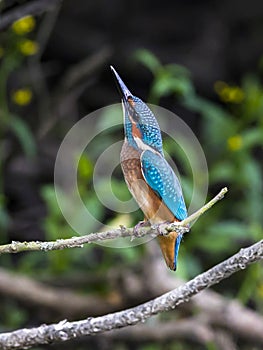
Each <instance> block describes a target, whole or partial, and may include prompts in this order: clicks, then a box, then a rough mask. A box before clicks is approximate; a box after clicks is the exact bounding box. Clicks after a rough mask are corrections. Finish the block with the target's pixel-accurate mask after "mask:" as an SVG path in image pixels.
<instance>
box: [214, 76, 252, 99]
mask: <svg viewBox="0 0 263 350" xmlns="http://www.w3.org/2000/svg"><path fill="white" fill-rule="evenodd" d="M214 88H215V91H216V93H217V94H218V96H219V98H220V99H221V101H223V102H226V103H227V102H230V103H240V102H242V101H243V99H244V97H245V94H244V91H243V90H242V89H241V88H240V87H239V86H230V85H228V84H227V83H225V82H224V81H217V82H216V83H215V85H214Z"/></svg>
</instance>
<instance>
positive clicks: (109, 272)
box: [0, 0, 263, 349]
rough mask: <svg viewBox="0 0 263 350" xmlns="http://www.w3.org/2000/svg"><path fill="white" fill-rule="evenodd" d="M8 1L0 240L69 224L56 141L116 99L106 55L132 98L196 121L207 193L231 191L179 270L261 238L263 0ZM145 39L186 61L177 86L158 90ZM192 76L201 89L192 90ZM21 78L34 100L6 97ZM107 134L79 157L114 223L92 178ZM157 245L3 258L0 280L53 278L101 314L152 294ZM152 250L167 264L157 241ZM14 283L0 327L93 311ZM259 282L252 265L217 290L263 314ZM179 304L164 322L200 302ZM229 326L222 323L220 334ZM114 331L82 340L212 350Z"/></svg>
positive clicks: (44, 234)
mask: <svg viewBox="0 0 263 350" xmlns="http://www.w3.org/2000/svg"><path fill="white" fill-rule="evenodd" d="M1 10H2V14H1V16H2V20H0V30H1V32H0V40H1V48H2V49H3V53H2V57H1V61H0V62H1V67H0V74H1V81H2V82H1V86H0V88H1V105H2V107H1V106H0V110H1V114H0V116H1V121H0V122H1V134H0V138H1V189H0V190H1V216H0V219H1V220H0V224H1V231H2V234H1V236H0V239H1V241H2V244H5V243H8V242H10V241H11V240H19V241H24V240H38V239H41V240H45V239H46V240H51V239H57V238H64V237H70V236H72V235H74V232H73V231H72V230H71V228H70V227H68V225H67V223H66V222H65V220H64V219H63V216H62V215H61V213H60V210H59V208H58V207H57V205H56V199H55V195H54V190H53V168H54V162H55V158H56V153H57V150H58V148H59V145H60V143H61V141H62V140H63V138H64V136H65V135H66V133H67V131H68V130H69V129H70V128H71V127H72V126H73V125H74V123H75V122H76V121H77V120H79V119H81V118H83V117H84V116H85V115H87V114H88V113H90V112H93V111H95V110H96V109H98V108H101V107H104V106H106V105H109V104H113V103H117V102H119V96H118V93H117V91H116V88H115V84H114V81H113V79H112V75H111V72H110V69H109V66H110V65H111V64H112V65H113V66H114V67H115V68H116V69H117V70H118V72H119V73H120V75H121V76H122V77H123V79H124V81H125V82H127V85H128V86H129V88H130V90H131V91H132V92H134V93H135V94H136V95H137V96H140V97H141V98H142V99H143V100H144V101H148V100H150V101H152V102H158V104H160V105H161V106H163V107H165V108H167V109H169V110H171V111H173V112H175V113H177V114H179V116H180V117H181V118H182V119H183V120H184V121H185V122H186V123H187V124H188V125H189V126H190V127H191V128H192V129H193V131H194V132H195V134H196V135H197V137H198V138H199V141H200V143H201V144H202V146H203V148H204V152H205V155H206V157H207V162H208V167H209V172H210V186H209V194H208V199H209V198H211V196H212V195H215V194H216V192H217V191H218V190H219V189H220V188H221V187H223V186H225V185H227V186H229V188H230V193H229V195H228V196H227V199H225V200H224V201H223V202H222V203H220V204H218V208H215V209H213V210H211V214H210V213H207V214H206V215H205V217H204V218H201V219H200V222H198V223H197V224H196V225H195V226H194V228H193V229H192V236H190V235H187V236H186V238H185V242H184V244H183V245H184V247H183V248H182V251H181V253H180V254H181V255H182V257H181V261H180V266H181V271H182V272H181V273H180V269H179V271H178V272H176V274H175V275H173V276H172V278H174V279H176V278H175V277H174V276H179V277H181V278H190V277H193V276H195V275H196V274H198V273H200V272H201V271H203V270H204V269H206V268H208V267H211V266H212V265H213V264H215V263H217V262H219V261H221V260H223V259H224V258H227V257H228V256H230V255H231V254H233V253H235V252H236V251H237V250H238V249H240V248H241V247H242V246H246V245H248V244H252V243H253V242H255V241H256V240H258V239H260V238H262V233H263V229H262V156H263V154H262V144H263V119H262V115H263V102H262V101H263V87H262V71H263V69H262V67H263V63H262V62H263V61H262V48H263V3H262V1H259V0H258V1H257V0H253V1H236V0H232V1H223V0H222V1H193V0H192V1H191V0H186V1H162V2H154V1H133V2H128V1H121V0H112V1H101V0H97V1H85V0H75V1H70V0H68V1H40V0H39V1H4V2H3V3H2V4H1ZM27 14H31V15H32V16H34V18H35V20H36V26H35V28H34V29H33V30H32V31H30V32H29V33H27V34H24V36H23V35H22V36H21V35H16V34H15V33H14V32H13V30H12V23H13V22H14V21H15V20H17V19H19V18H20V17H22V16H23V15H27ZM21 37H24V38H27V39H30V40H33V41H36V42H37V43H38V45H39V48H38V50H37V52H36V53H35V55H27V54H26V55H23V54H21V52H20V53H19V52H18V51H19V50H18V49H17V47H18V46H17V45H18V44H19V42H20V40H21ZM142 49H143V50H147V52H149V53H150V54H151V55H153V57H154V56H155V57H156V58H157V59H158V60H159V61H160V65H161V66H162V67H163V69H164V70H165V69H166V68H165V67H166V65H167V64H176V65H179V66H180V67H181V66H182V67H185V68H187V70H188V73H182V71H180V72H181V73H178V75H176V74H175V76H172V73H169V72H168V71H166V72H168V73H167V74H168V77H170V75H171V77H172V78H173V79H175V81H178V79H179V78H180V79H182V80H181V81H182V83H183V84H184V85H183V88H182V89H181V90H180V88H179V87H178V86H176V87H175V88H172V87H171V88H167V90H166V91H165V93H159V95H158V94H157V93H156V91H155V90H154V88H153V87H154V84H158V82H159V81H160V77H161V73H160V72H161V71H157V70H156V72H155V71H153V70H152V71H151V70H150V69H149V65H147V57H148V56H145V52H146V51H143V52H144V54H143V53H142V54H141V56H140V57H142V56H143V55H144V56H143V57H144V63H142V59H139V58H138V55H137V56H136V52H137V53H138V50H142ZM141 52H142V51H141ZM145 57H146V63H145ZM151 57H152V56H151ZM180 69H181V68H180ZM158 72H159V73H158ZM169 74H170V75H169ZM158 79H159V80H158ZM176 79H177V80H176ZM217 81H224V82H225V83H226V84H227V86H228V87H229V89H231V88H232V89H234V88H237V87H238V88H239V89H241V91H242V93H243V94H244V98H243V99H241V100H240V101H234V100H231V99H230V100H229V99H227V98H224V96H223V95H222V94H220V92H218V91H216V89H215V83H216V82H217ZM189 86H190V87H191V89H193V90H194V93H189V92H188V90H187V88H185V87H189ZM21 88H28V89H30V91H31V92H32V99H31V100H30V102H29V103H27V104H25V105H21V104H19V103H16V102H15V101H14V98H13V97H12V96H13V94H14V91H16V90H18V89H21ZM154 91H155V92H154ZM193 97H194V98H193ZM4 106H5V107H4ZM14 116H15V118H13V117H14ZM120 133H122V130H119V131H118V132H113V133H112V134H111V135H110V136H109V135H107V141H109V142H111V141H112V142H113V141H114V140H115V139H119V135H120ZM233 137H234V139H233ZM235 137H236V138H235ZM105 140H106V136H105ZM96 142H97V143H96ZM105 142H106V141H105ZM100 143H101V139H99V140H97V141H95V146H94V147H95V148H94V150H93V151H92V150H91V153H90V154H88V155H87V156H86V158H85V159H84V160H83V168H82V171H81V170H80V174H79V176H80V186H82V191H83V193H82V194H83V197H84V198H86V200H87V206H89V205H90V206H94V207H95V209H94V210H95V211H96V215H97V216H98V218H99V219H100V220H102V222H109V221H110V220H112V219H114V218H118V219H120V217H119V216H118V213H112V212H110V211H108V210H107V209H106V208H104V207H103V206H101V205H100V204H98V202H96V200H97V199H96V196H95V195H94V193H93V192H94V191H93V188H92V183H91V181H92V180H91V174H92V171H93V166H94V164H95V159H96V156H97V155H96V152H98V150H99V149H100V146H99V145H100ZM233 143H234V146H233ZM167 147H168V149H167V151H168V153H170V154H171V156H172V157H173V159H174V160H175V161H176V162H177V161H178V159H177V156H178V154H177V153H176V152H177V151H176V150H173V149H172V148H171V147H172V146H171V145H170V146H169V142H168V141H167ZM169 147H170V148H169ZM96 149H97V151H96ZM178 162H179V169H181V171H182V174H183V175H182V184H183V188H185V191H186V198H187V199H188V196H187V193H188V190H187V188H188V187H187V186H190V185H189V183H191V178H190V176H189V173H188V172H187V169H185V168H184V165H183V164H181V162H180V157H179V161H178ZM187 184H188V185H187ZM116 187H119V188H120V192H122V190H123V192H125V191H127V190H126V187H125V183H124V181H123V179H122V175H121V173H120V172H117V173H116ZM189 188H190V187H189ZM125 193H126V192H125ZM119 195H120V196H122V195H124V196H125V195H127V194H122V193H120V194H119ZM140 219H142V218H141V215H140V213H139V212H138V213H137V214H136V215H135V216H134V217H130V218H129V220H128V222H129V224H130V225H132V224H135V223H136V222H137V221H138V220H140ZM118 224H119V221H118ZM125 224H126V223H125ZM94 229H95V228H91V230H94ZM96 229H99V227H97V228H96ZM62 232H63V233H62ZM90 232H91V231H90ZM87 233H89V232H87ZM200 237H201V239H200ZM205 238H206V239H205ZM84 249H86V248H84ZM149 251H150V252H149ZM149 251H148V248H146V247H141V246H140V247H137V248H133V250H132V249H130V250H129V249H127V250H125V249H124V250H122V252H121V253H120V252H119V250H114V249H112V250H111V249H109V248H108V249H107V248H104V247H99V246H94V247H87V249H86V251H85V252H83V251H82V252H81V253H79V251H75V250H69V251H66V252H51V253H24V254H19V255H16V256H2V257H1V260H2V262H1V264H2V266H3V267H2V270H3V271H1V273H2V275H1V276H0V284H1V285H2V286H3V285H4V284H5V283H6V280H5V279H4V278H5V277H4V276H5V275H4V274H3V273H4V272H7V273H9V272H10V271H12V272H15V273H17V274H18V276H19V277H17V278H18V280H19V278H20V277H23V276H27V277H28V278H30V279H32V280H39V281H40V282H41V283H43V284H44V286H45V287H47V286H52V287H54V293H55V294H56V293H58V294H59V293H63V291H64V289H65V288H66V289H67V290H70V292H72V293H76V294H77V295H79V294H80V295H81V296H82V297H84V296H86V297H87V298H91V299H92V297H94V298H95V299H94V300H97V299H96V298H99V299H98V300H97V302H95V303H93V304H96V305H100V303H102V305H104V304H103V302H104V301H105V300H106V301H107V303H108V304H109V305H108V306H107V307H108V309H107V307H106V306H105V308H103V307H102V309H100V307H99V306H98V309H97V310H96V307H95V309H92V308H91V311H90V312H91V314H92V315H93V314H100V313H102V314H103V313H106V312H107V311H108V310H110V311H113V310H117V309H118V307H119V308H122V307H127V306H131V305H136V304H138V303H139V302H142V301H145V300H147V295H150V296H151V297H153V296H154V295H155V293H154V292H153V291H150V292H149V294H147V292H145V294H144V293H142V290H143V281H144V280H145V278H146V277H145V276H147V263H148V260H147V259H149V256H151V254H153V253H152V251H151V249H150V250H149ZM153 255H154V256H155V253H154V254H153ZM157 258H158V259H159V260H160V264H162V267H163V271H165V272H163V273H166V274H167V271H166V270H165V269H166V267H165V265H164V263H163V262H162V261H161V257H160V255H159V251H157V252H156V259H157ZM120 266H121V272H120ZM145 274H146V275H145ZM125 275H127V276H130V275H131V276H133V277H134V280H135V282H134V280H133V282H131V284H132V286H133V283H135V285H136V286H137V287H136V288H138V290H139V291H140V292H138V295H137V294H136V293H135V296H134V297H131V295H129V293H128V291H127V290H125V286H124V285H125V283H126V282H125V277H123V276H125ZM113 276H115V277H113ZM169 276H170V275H169ZM170 278H171V276H170ZM1 279H2V282H1ZM123 280H124V282H123ZM119 281H121V283H120V282H119ZM12 283H14V285H13V288H12ZM122 283H123V284H124V285H122ZM129 283H130V282H129ZM136 283H137V284H136ZM22 284H23V283H22ZM10 285H11V287H10V288H9V289H8V288H4V287H0V293H1V295H2V298H3V299H2V300H3V301H4V303H1V305H0V315H2V316H0V321H1V322H0V329H1V330H7V329H15V328H20V327H22V326H32V325H38V324H40V323H41V322H47V323H48V322H56V321H58V320H61V319H62V318H63V317H64V318H69V319H78V318H80V317H86V316H85V315H86V313H83V310H80V309H78V310H75V309H74V307H73V309H70V308H69V309H68V310H67V308H66V309H65V311H64V312H62V309H63V307H62V308H60V307H56V306H54V305H53V306H50V304H48V303H47V305H49V306H46V308H45V307H44V310H43V306H41V302H39V303H38V302H35V301H33V300H32V298H30V297H28V298H26V297H25V296H24V294H23V293H22V292H21V293H20V292H19V289H18V292H17V293H14V289H15V288H16V283H15V279H14V282H12V281H11V282H10ZM134 288H135V287H134ZM136 288H135V290H136ZM262 288H263V284H262V272H261V271H260V268H259V266H257V267H252V268H250V269H248V270H247V271H244V272H242V273H239V274H237V275H236V276H234V277H232V278H231V280H229V281H226V282H224V283H223V284H222V285H220V286H218V287H217V288H216V291H217V292H219V293H220V294H222V295H224V296H227V297H229V298H232V299H235V300H236V299H237V300H238V301H239V302H240V303H243V304H244V305H246V306H247V307H250V308H252V309H253V310H255V311H256V312H258V313H262V309H263V304H262V296H263V294H262V293H263V292H262V290H263V289H262ZM40 289H41V288H40ZM159 292H160V291H157V293H156V295H157V294H158V293H159ZM36 293H37V291H36ZM125 293H128V294H127V295H126V294H125ZM136 295H137V296H136ZM100 298H101V299H100ZM65 300H66V297H65ZM101 300H103V302H102V301H101ZM116 300H117V301H116ZM54 303H56V302H55V301H54ZM66 303H67V302H66ZM115 303H116V304H115ZM118 303H119V304H118ZM51 304H52V303H51ZM73 304H74V302H73ZM115 305H117V306H116V307H115ZM72 310H73V311H72ZM175 313H176V312H173V313H171V314H169V315H168V316H167V319H168V320H170V319H173V318H174V317H176V318H179V319H184V318H187V317H189V315H190V314H191V313H192V310H179V311H178V313H177V314H176V316H174V314H175ZM165 317H166V316H164V318H165ZM162 321H163V320H162ZM156 322H157V321H156ZM158 322H160V320H159V321H158ZM221 328H222V327H221V326H215V328H214V331H215V332H217V331H218V330H220V331H221ZM225 331H226V332H227V333H228V336H229V338H230V339H231V341H232V342H233V344H234V345H235V346H236V347H235V348H236V349H239V348H240V349H251V346H252V345H251V343H250V340H249V339H245V341H244V339H243V340H242V335H241V334H235V335H233V334H232V333H231V329H227V330H225ZM106 339H107V338H103V337H102V338H101V339H100V340H97V338H93V339H92V340H83V342H80V343H79V349H82V347H83V346H93V347H95V348H96V347H98V346H102V348H104V349H108V348H116V349H118V348H120V349H130V348H134V347H135V348H136V349H137V348H138V349H161V348H167V349H170V348H171V349H182V348H184V349H188V348H189V349H190V347H192V346H193V343H194V346H195V348H196V349H199V347H200V348H204V347H203V346H205V348H207V349H210V348H209V347H206V346H207V345H204V344H202V342H200V341H197V340H193V339H190V340H189V339H188V338H187V337H185V338H184V336H182V337H181V338H180V341H179V342H178V341H177V338H175V339H173V337H171V339H169V341H168V342H167V341H166V340H165V339H161V338H160V341H156V340H155V341H151V338H149V339H148V340H146V341H144V342H143V343H142V342H141V341H140V339H139V338H138V339H136V338H134V339H133V340H131V337H129V336H128V337H127V339H125V337H124V339H123V338H120V339H119V340H118V337H117V338H116V339H117V340H116V339H115V338H114V337H112V338H109V339H111V340H110V341H109V343H108V341H107V340H106ZM200 344H201V345H200ZM215 344H216V345H215V346H217V347H215V349H224V347H223V345H222V344H221V343H220V342H218V343H216V342H215ZM220 344H221V345H220ZM254 345H255V347H254V349H259V348H260V346H262V343H261V345H260V341H259V340H256V341H255V344H254ZM72 346H75V345H72ZM164 346H165V347H164ZM54 348H58V349H59V348H60V347H59V345H58V346H54ZM69 348H70V346H69ZM225 348H227V347H225ZM211 349H212V348H211Z"/></svg>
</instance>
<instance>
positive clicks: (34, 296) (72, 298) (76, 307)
mask: <svg viewBox="0 0 263 350" xmlns="http://www.w3.org/2000/svg"><path fill="white" fill-rule="evenodd" d="M0 294H1V295H6V296H8V298H14V299H16V300H19V301H22V302H24V303H26V304H29V305H34V306H38V307H40V308H42V309H43V308H45V310H53V311H55V312H57V313H58V314H59V315H60V317H76V316H77V317H84V315H86V314H87V313H89V314H92V315H103V314H104V313H107V312H112V311H113V310H114V309H115V310H116V308H117V307H122V306H123V305H120V303H114V302H110V301H109V300H108V299H107V298H105V297H98V296H95V295H92V296H87V295H86V296H84V295H81V294H78V293H76V292H73V291H72V290H70V289H66V288H56V287H52V286H47V285H46V284H44V283H41V282H38V281H34V280H33V279H31V278H30V277H25V276H21V275H19V274H15V273H11V272H8V271H6V270H4V269H2V268H0Z"/></svg>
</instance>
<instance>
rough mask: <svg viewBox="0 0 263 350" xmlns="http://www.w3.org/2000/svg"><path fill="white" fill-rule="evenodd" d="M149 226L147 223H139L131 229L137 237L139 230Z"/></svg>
mask: <svg viewBox="0 0 263 350" xmlns="http://www.w3.org/2000/svg"><path fill="white" fill-rule="evenodd" d="M148 226H151V224H150V222H149V221H139V222H138V224H136V225H135V226H134V228H133V233H134V234H135V235H139V234H140V229H141V228H143V227H148Z"/></svg>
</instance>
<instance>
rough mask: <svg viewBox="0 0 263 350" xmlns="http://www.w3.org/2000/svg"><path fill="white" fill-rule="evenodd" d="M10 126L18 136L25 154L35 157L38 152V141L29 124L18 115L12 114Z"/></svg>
mask: <svg viewBox="0 0 263 350" xmlns="http://www.w3.org/2000/svg"><path fill="white" fill-rule="evenodd" d="M8 126H9V127H10V129H11V130H12V131H13V132H14V134H15V135H16V136H17V138H18V140H19V142H20V144H21V146H22V148H23V150H24V152H25V154H26V155H27V156H29V157H33V156H34V155H35V154H36V143H35V139H34V136H33V134H32V132H31V130H30V129H29V128H28V126H27V124H26V123H25V122H24V121H23V120H22V119H21V118H19V117H17V116H16V115H10V119H9V123H8Z"/></svg>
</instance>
